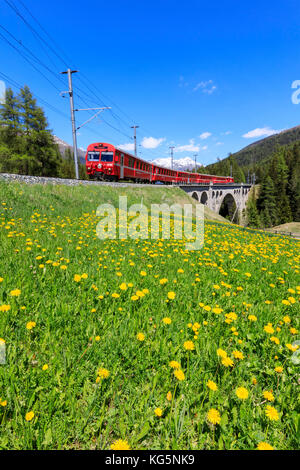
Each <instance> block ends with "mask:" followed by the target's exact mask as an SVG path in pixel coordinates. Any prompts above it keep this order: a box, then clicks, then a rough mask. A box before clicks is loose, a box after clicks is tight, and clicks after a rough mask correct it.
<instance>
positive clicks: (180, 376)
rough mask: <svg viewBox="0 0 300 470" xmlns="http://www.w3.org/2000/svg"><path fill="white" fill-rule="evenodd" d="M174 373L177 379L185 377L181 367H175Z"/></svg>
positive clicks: (180, 379)
mask: <svg viewBox="0 0 300 470" xmlns="http://www.w3.org/2000/svg"><path fill="white" fill-rule="evenodd" d="M174 375H175V377H176V379H177V380H179V381H182V380H184V379H185V375H184V372H183V371H182V370H181V369H175V370H174Z"/></svg>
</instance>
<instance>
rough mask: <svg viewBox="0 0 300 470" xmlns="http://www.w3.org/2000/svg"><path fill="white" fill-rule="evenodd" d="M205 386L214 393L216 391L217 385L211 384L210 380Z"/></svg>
mask: <svg viewBox="0 0 300 470" xmlns="http://www.w3.org/2000/svg"><path fill="white" fill-rule="evenodd" d="M206 385H207V387H208V388H209V389H210V390H213V391H214V392H215V391H216V390H218V386H217V384H216V383H215V382H213V381H212V380H209V381H208V382H207V384H206Z"/></svg>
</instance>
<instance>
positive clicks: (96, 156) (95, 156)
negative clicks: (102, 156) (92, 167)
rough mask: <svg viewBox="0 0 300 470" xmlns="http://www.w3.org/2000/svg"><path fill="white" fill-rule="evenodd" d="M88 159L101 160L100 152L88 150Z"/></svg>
mask: <svg viewBox="0 0 300 470" xmlns="http://www.w3.org/2000/svg"><path fill="white" fill-rule="evenodd" d="M87 159H88V161H89V162H95V161H96V162H98V161H99V152H88V156H87Z"/></svg>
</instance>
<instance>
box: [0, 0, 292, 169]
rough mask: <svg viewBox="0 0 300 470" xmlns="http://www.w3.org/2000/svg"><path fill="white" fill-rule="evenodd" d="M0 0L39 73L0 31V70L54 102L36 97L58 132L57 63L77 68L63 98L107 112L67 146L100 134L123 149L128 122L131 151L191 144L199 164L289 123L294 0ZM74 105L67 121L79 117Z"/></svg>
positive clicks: (155, 151) (187, 151)
mask: <svg viewBox="0 0 300 470" xmlns="http://www.w3.org/2000/svg"><path fill="white" fill-rule="evenodd" d="M7 1H8V2H9V3H11V4H12V5H14V6H15V7H16V8H17V10H18V11H19V13H21V14H22V15H23V17H24V19H25V20H26V21H27V22H28V23H29V24H30V25H31V26H32V27H33V28H34V29H35V33H33V32H32V30H30V29H29V28H28V26H27V25H26V24H25V23H24V22H23V21H22V19H21V18H20V17H19V16H17V15H16V13H15V12H14V11H13V9H12V8H11V7H10V6H9V5H8V4H7V3H6V1H5V0H2V2H1V13H0V24H1V25H2V27H4V28H6V30H7V31H9V32H10V33H11V34H13V35H14V36H15V38H16V39H17V40H19V41H22V45H23V46H25V47H27V50H26V49H24V47H23V46H21V45H20V44H18V43H17V42H16V41H15V39H13V38H12V37H11V36H9V33H7V31H4V30H3V28H2V29H1V28H0V33H1V34H3V35H4V36H5V37H6V38H7V39H8V40H9V41H10V42H11V43H12V44H13V45H14V46H15V47H17V48H18V49H19V50H20V51H21V52H22V53H23V54H24V53H28V50H30V51H31V52H32V53H33V54H34V55H35V56H36V57H38V58H39V60H40V61H41V62H42V63H43V64H44V66H46V67H47V68H45V67H44V68H43V66H42V65H41V63H35V67H36V68H37V69H38V70H40V71H41V72H42V73H43V74H44V75H45V76H43V75H41V74H40V73H39V72H38V71H37V70H36V69H34V68H33V67H32V66H31V65H30V64H29V63H28V62H26V60H24V58H23V57H21V56H20V55H19V54H18V52H17V51H16V50H14V49H13V48H12V47H11V46H9V45H8V44H7V43H6V42H5V41H4V40H3V39H2V37H0V56H1V65H0V72H2V73H3V74H5V75H6V76H8V77H9V78H10V79H12V80H14V81H15V82H17V83H18V84H21V85H23V84H27V85H29V87H30V88H31V89H32V91H33V92H34V94H36V95H37V96H38V97H39V98H42V99H43V100H46V102H47V103H49V104H51V106H54V107H55V109H56V110H58V111H60V112H61V113H63V115H61V114H59V113H57V112H55V111H54V110H53V109H52V108H51V109H50V108H48V107H46V106H44V103H43V102H41V101H39V100H38V101H39V102H40V104H41V105H42V106H43V107H44V109H45V111H46V114H47V117H48V120H49V125H50V128H51V129H53V132H54V133H55V134H56V135H58V136H59V137H60V138H62V139H63V140H65V141H67V142H69V143H71V142H72V135H71V126H70V120H69V102H68V99H67V98H65V99H63V98H62V97H61V96H60V95H59V91H60V90H61V91H63V90H66V89H67V79H66V76H65V75H63V76H62V75H60V74H59V72H60V71H62V70H64V69H65V68H66V65H69V66H70V67H71V68H73V69H77V70H79V73H78V74H76V75H75V74H74V79H73V84H74V91H75V93H76V94H75V107H79V108H86V107H99V106H104V105H106V106H111V107H112V111H113V113H111V112H110V111H105V112H104V113H103V119H104V120H105V121H104V120H102V119H100V120H94V121H93V122H91V123H90V124H89V125H87V126H84V127H83V128H82V129H80V131H79V135H78V146H79V147H83V148H85V147H86V146H87V145H88V144H89V143H91V142H97V141H105V142H111V143H114V144H115V145H124V146H126V147H127V148H131V147H132V144H133V140H132V132H133V131H132V129H131V128H130V126H131V125H133V124H136V125H139V126H140V128H139V129H138V130H137V138H138V144H139V146H138V151H139V152H140V154H141V155H142V157H143V158H145V159H147V160H151V159H154V158H156V157H157V158H162V157H167V156H168V154H169V146H170V145H175V158H176V159H177V158H184V157H186V156H190V157H192V158H193V155H194V154H195V153H197V154H198V157H197V160H198V162H200V163H203V164H209V163H213V162H215V161H216V159H217V158H218V157H219V158H223V157H225V156H227V154H228V153H229V152H235V151H237V150H239V149H240V148H242V147H244V146H245V145H248V144H250V143H252V142H254V141H255V140H257V139H259V138H262V137H265V136H266V135H270V134H272V132H275V131H278V130H281V129H286V128H289V127H293V126H296V125H298V124H299V120H300V105H295V104H293V103H292V100H291V97H292V93H293V91H295V90H292V88H291V86H292V83H293V82H294V81H295V80H300V57H299V55H300V27H299V26H300V3H299V1H292V0H285V1H276V0H273V1H272V2H271V1H264V0H261V1H256V0H253V1H251V2H248V1H244V2H241V1H233V0H227V1H226V2H224V1H215V2H213V3H211V4H208V2H202V1H200V0H198V1H196V0H194V1H192V0H186V1H184V2H183V1H182V2H180V1H178V2H174V0H172V1H170V0H160V1H157V0H151V1H148V0H145V1H135V0H134V1H130V0H127V1H125V0H124V1H120V0H116V1H115V2H107V1H106V2H104V1H101V0H100V1H99V0H98V1H97V0H86V1H85V2H79V1H78V0H73V1H70V0H64V1H63V2H61V1H58V0H52V1H51V3H50V2H41V1H40V0H7ZM22 2H23V3H22ZM25 4H26V6H27V8H28V10H29V11H28V10H26V9H25V8H24V5H25ZM29 12H30V13H31V14H32V15H33V16H34V18H36V19H37V20H38V22H39V23H40V25H41V26H42V27H43V28H44V29H41V28H40V25H39V24H37V23H36V22H35V20H34V19H33V17H32V16H30V13H29ZM36 32H38V34H39V35H40V37H37V36H36ZM46 32H47V33H48V35H49V36H48V35H47V34H46ZM41 37H42V38H43V39H44V40H45V41H46V43H47V44H48V45H50V47H51V48H52V49H49V48H48V47H47V46H46V44H45V43H44V42H41V39H40V38H41ZM50 38H51V39H50ZM52 40H54V42H53V41H52ZM56 54H57V55H56ZM58 56H59V57H58ZM60 58H62V59H63V61H61V59H60ZM33 60H34V59H33V58H32V56H31V57H30V61H33ZM50 71H51V72H50ZM56 77H57V78H56ZM0 78H2V79H3V76H2V77H1V76H0ZM47 79H48V80H50V82H51V83H49V81H47ZM6 85H7V86H9V85H10V83H9V81H6ZM94 86H95V87H96V88H94ZM13 88H14V89H17V87H16V86H14V87H13ZM76 114H77V123H78V125H79V124H81V123H83V122H84V121H86V120H87V119H88V118H89V117H90V114H89V113H87V112H78V113H76Z"/></svg>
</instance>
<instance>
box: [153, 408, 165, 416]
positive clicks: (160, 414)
mask: <svg viewBox="0 0 300 470" xmlns="http://www.w3.org/2000/svg"><path fill="white" fill-rule="evenodd" d="M154 413H155V414H156V416H158V417H159V418H160V417H161V416H162V414H163V412H162V409H161V408H155V410H154Z"/></svg>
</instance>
